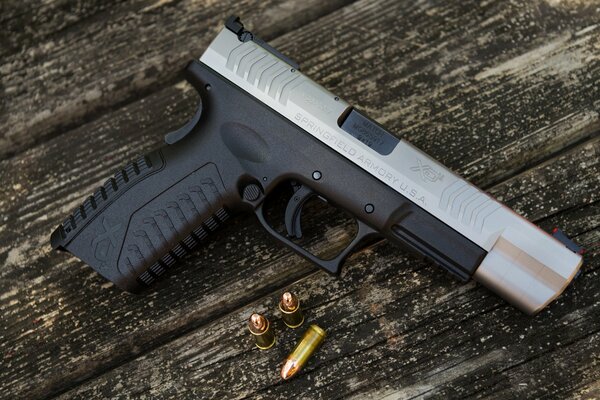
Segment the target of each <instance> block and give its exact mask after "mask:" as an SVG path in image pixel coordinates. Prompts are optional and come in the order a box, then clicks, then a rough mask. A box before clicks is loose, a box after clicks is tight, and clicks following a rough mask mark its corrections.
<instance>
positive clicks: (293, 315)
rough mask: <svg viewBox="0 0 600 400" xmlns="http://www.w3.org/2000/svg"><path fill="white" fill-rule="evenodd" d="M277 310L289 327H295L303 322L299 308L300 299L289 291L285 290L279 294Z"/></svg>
mask: <svg viewBox="0 0 600 400" xmlns="http://www.w3.org/2000/svg"><path fill="white" fill-rule="evenodd" d="M279 311H281V318H282V319H283V322H284V323H285V324H286V325H287V326H288V327H289V328H297V327H299V326H300V325H302V323H303V322H304V315H302V310H301V309H300V300H298V297H297V296H296V295H295V294H293V293H291V292H285V293H284V294H283V295H281V300H280V301H279Z"/></svg>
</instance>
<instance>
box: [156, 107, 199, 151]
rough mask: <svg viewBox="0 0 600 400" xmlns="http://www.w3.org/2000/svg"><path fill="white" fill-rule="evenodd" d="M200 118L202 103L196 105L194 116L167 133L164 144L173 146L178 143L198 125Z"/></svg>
mask: <svg viewBox="0 0 600 400" xmlns="http://www.w3.org/2000/svg"><path fill="white" fill-rule="evenodd" d="M201 116H202V102H200V104H198V109H197V110H196V113H195V114H194V116H193V117H192V118H191V119H190V120H189V121H188V122H187V123H186V124H185V125H184V126H182V127H181V128H179V129H177V130H176V131H172V132H169V133H167V134H166V135H165V143H166V144H174V143H177V142H179V141H180V140H181V139H183V138H184V137H186V136H187V135H188V134H189V133H190V132H191V131H192V130H194V128H195V127H196V125H197V124H198V122H199V121H200V117H201Z"/></svg>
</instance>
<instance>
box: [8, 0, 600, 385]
mask: <svg viewBox="0 0 600 400" xmlns="http://www.w3.org/2000/svg"><path fill="white" fill-rule="evenodd" d="M542 4H545V3H534V4H533V3H532V5H528V6H522V5H518V4H508V3H503V4H495V3H491V4H487V3H484V4H483V5H481V7H483V8H478V7H479V6H478V7H471V5H470V4H462V3H461V4H458V3H457V4H446V3H444V4H443V5H442V4H436V3H420V4H416V5H415V4H413V3H396V2H394V3H391V2H390V3H383V2H376V1H362V2H359V3H356V4H355V5H352V6H351V7H347V8H345V9H343V10H342V11H341V12H338V13H334V14H332V15H331V16H329V17H326V18H323V19H320V20H318V21H316V22H315V23H312V24H310V25H309V26H307V27H305V28H303V29H302V30H300V31H294V32H293V33H290V34H289V35H286V36H284V37H282V38H279V39H277V40H275V41H274V44H275V45H276V46H277V47H279V48H281V49H283V50H284V51H286V52H287V53H289V54H290V55H291V56H292V57H294V58H296V59H298V60H301V61H302V64H303V66H304V67H305V68H304V69H305V70H306V71H308V73H309V74H310V75H311V76H313V77H314V78H315V79H317V80H319V81H322V82H325V84H326V85H327V86H328V87H330V88H331V89H333V90H334V91H335V92H336V93H341V94H343V95H344V97H345V98H347V99H348V100H350V101H351V102H354V103H358V105H359V106H361V107H362V108H363V109H366V110H367V111H368V112H370V113H371V114H372V115H373V116H374V117H376V118H378V119H379V120H380V121H382V122H385V123H386V125H388V126H390V127H391V128H392V129H395V130H396V131H397V132H402V133H404V132H408V137H409V138H410V139H411V140H412V141H413V142H414V143H415V144H417V145H418V146H419V147H422V148H425V149H427V150H428V151H429V152H430V153H431V154H432V155H434V156H436V157H438V158H440V159H441V160H442V161H444V162H446V163H448V164H449V165H451V166H454V167H455V168H456V169H458V170H459V171H461V172H467V173H468V176H471V177H474V178H476V179H477V181H478V182H479V183H481V184H484V185H489V184H490V183H492V182H494V181H496V180H498V179H502V178H504V177H506V176H511V175H513V174H515V173H517V172H518V171H520V170H521V169H522V168H525V167H527V166H529V165H534V164H537V163H538V162H540V160H543V159H545V158H547V157H550V156H552V155H553V154H555V153H556V152H559V151H560V150H559V149H560V148H561V147H562V146H564V145H566V144H569V143H578V142H580V141H585V140H587V138H589V137H590V136H592V135H593V134H594V133H595V132H596V131H595V128H594V127H595V124H596V123H597V120H598V119H597V114H595V112H596V111H597V108H594V107H595V103H594V102H595V101H596V100H595V99H594V96H596V94H597V91H598V88H597V87H595V86H594V85H593V82H594V77H595V76H598V62H597V60H595V59H594V58H593V55H594V54H595V53H594V51H595V50H594V49H595V47H594V46H595V43H596V42H595V41H594V36H593V35H594V32H595V31H594V29H596V28H593V29H591V30H590V29H589V27H593V25H586V24H590V23H591V22H590V21H591V20H592V19H593V17H590V16H589V15H587V16H586V15H584V13H583V12H581V15H580V17H581V18H580V19H575V17H573V18H571V17H569V15H570V13H571V12H570V11H569V10H566V11H565V10H562V9H553V8H550V9H549V10H546V11H544V12H545V13H546V14H543V15H544V17H545V18H546V19H545V20H544V21H538V20H537V19H538V18H537V17H539V15H540V14H539V13H536V12H534V11H535V10H536V7H542V6H541V5H542ZM561 7H562V6H561ZM521 8H525V11H527V10H529V13H527V12H525V15H526V18H525V21H522V22H520V23H519V24H517V25H515V26H513V27H512V28H513V29H510V30H506V31H505V29H506V28H505V25H506V24H507V22H506V21H510V20H511V19H512V18H517V17H516V16H517V15H521V14H520V13H521V12H522V10H521ZM532 10H533V11H532ZM574 14H577V13H574ZM495 15H500V17H499V18H496V19H492V21H488V19H489V18H491V17H492V16H495ZM529 22H533V23H534V25H533V27H530V25H529ZM559 23H560V24H562V25H560V24H559ZM396 24H397V25H398V26H396ZM536 24H537V25H536ZM553 24H554V25H553ZM255 25H256V26H259V24H255ZM478 25H482V26H483V27H482V28H481V29H482V31H481V32H479V33H477V31H476V30H475V28H474V27H476V26H478ZM260 26H261V27H262V24H260ZM332 26H335V28H334V29H331V27H332ZM382 26H390V27H392V29H391V31H390V32H391V33H389V34H387V36H386V32H382V31H381V30H380V29H379V28H380V27H382ZM401 26H403V27H406V28H407V30H406V31H403V30H401V28H400V27H401ZM553 26H554V28H553ZM583 26H588V31H587V33H586V32H584V33H581V34H579V35H578V36H576V37H578V38H582V37H583V38H587V39H586V40H583V42H582V43H581V44H576V45H574V46H580V47H579V48H580V50H581V52H583V53H584V54H589V53H591V56H590V57H589V58H590V61H589V62H587V63H584V62H580V63H576V67H575V69H573V70H570V71H568V72H564V71H559V72H556V71H555V70H553V69H543V68H542V69H528V67H527V66H525V67H524V71H525V72H524V73H523V74H522V75H519V74H516V75H510V76H508V75H506V76H505V75H502V74H500V75H496V76H488V77H484V78H483V79H481V77H480V79H477V75H478V74H480V73H483V72H484V71H487V70H489V69H491V68H494V66H496V65H502V64H503V63H505V62H507V60H511V59H513V58H518V57H519V56H520V55H522V54H523V53H527V52H529V51H531V50H532V49H535V48H538V47H540V46H543V43H544V38H540V36H538V35H540V34H541V33H544V34H547V35H552V34H556V32H557V31H558V30H561V31H562V30H565V31H569V32H580V31H581V30H585V28H583ZM355 27H360V28H357V29H356V31H355V30H353V29H354V28H355ZM457 27H460V29H458V28H457ZM471 27H473V28H471ZM467 28H469V29H473V30H472V31H468V29H467ZM484 28H485V29H484ZM580 28H581V29H580ZM463 29H467V32H471V33H470V35H467V34H465V33H463ZM357 31H359V32H358V33H357ZM257 32H258V33H259V34H261V33H262V32H261V30H260V29H259V30H258V31H257ZM490 32H498V33H499V35H498V37H499V38H501V39H498V40H499V41H498V42H496V41H495V39H494V36H490ZM359 33H360V34H359ZM461 35H462V36H461ZM473 35H475V37H478V38H480V40H479V42H481V43H480V44H479V43H478V44H477V46H475V45H474V44H473ZM478 35H479V36H478ZM533 35H536V36H533ZM573 35H574V36H575V33H573ZM262 36H265V35H262ZM315 37H322V38H323V42H319V43H317V41H315V40H314V38H315ZM398 38H400V39H398ZM415 38H418V39H419V40H421V41H422V42H421V43H422V44H421V46H417V45H416V44H415V43H417V42H416V39H415ZM512 42H515V44H514V45H513V44H511V43H512ZM324 43H326V45H324ZM429 43H431V45H430V46H429ZM509 44H510V45H509ZM475 47H476V48H475ZM449 49H451V50H452V51H453V52H456V53H457V54H462V56H460V57H459V58H457V59H452V58H451V52H450V50H449ZM570 49H571V47H569V46H568V45H565V46H563V47H559V48H558V50H557V52H559V53H560V52H567V54H569V56H570V53H569V51H570ZM467 56H468V57H472V58H471V59H469V58H467ZM449 57H450V58H451V60H450V61H452V62H450V61H449V60H448V58H449ZM463 57H464V59H463ZM534 58H535V57H534ZM542 59H543V56H542ZM407 60H420V62H419V63H413V64H411V62H409V61H407ZM439 60H444V62H441V61H439ZM579 60H582V59H581V58H579ZM459 62H460V64H461V65H462V66H463V67H464V66H465V65H470V63H471V62H473V63H474V64H475V66H473V67H466V68H467V69H468V70H467V72H465V73H463V72H462V70H461V71H458V72H456V68H457V64H458V63H459ZM429 63H433V64H434V65H429ZM436 63H437V64H436ZM527 76H529V77H531V80H527V79H525V78H526V77H527ZM570 76H573V77H576V78H577V80H578V81H577V82H576V81H575V80H570V79H568V78H569V77H570ZM379 77H381V78H379ZM386 82H391V83H390V84H388V83H386ZM440 82H442V83H443V84H442V85H441V86H440V85H439V84H440ZM448 82H450V83H448ZM444 85H445V86H444ZM439 87H442V88H443V90H440V89H439ZM484 89H485V90H484ZM523 93H525V96H527V93H533V94H535V95H536V96H542V97H544V96H547V97H549V98H551V99H552V101H553V102H555V103H553V104H555V105H554V106H553V108H552V113H546V114H542V115H540V109H542V108H541V107H542V106H543V102H542V100H539V103H536V104H537V106H536V107H531V108H528V107H524V106H523V103H519V104H515V101H516V100H518V99H520V96H523ZM532 96H533V95H532ZM192 97H193V96H191V95H190V93H189V91H188V90H187V88H186V87H185V86H183V85H180V84H177V85H174V86H170V87H168V88H165V89H164V90H162V91H160V92H159V93H155V94H152V95H150V96H148V97H147V98H146V99H144V100H142V101H139V102H134V103H131V104H130V105H128V106H127V107H124V108H123V109H121V110H118V111H115V112H113V113H111V114H107V115H105V116H102V117H100V118H98V119H97V120H96V121H94V122H92V123H90V124H87V125H85V126H82V127H81V128H79V129H75V130H73V131H71V132H69V133H67V134H65V135H63V136H61V137H58V138H56V139H54V140H51V141H49V142H47V143H45V144H44V145H43V146H38V147H36V148H33V149H31V150H30V151H28V152H26V153H24V154H22V155H20V156H18V157H15V158H14V159H13V160H11V162H3V163H2V164H1V168H0V176H2V182H6V184H5V185H4V186H3V187H1V188H0V208H2V215H4V216H5V217H4V218H5V219H4V220H3V221H0V243H1V244H2V245H1V248H0V260H4V261H3V264H4V265H3V267H2V270H1V271H0V277H1V279H2V281H0V285H1V289H2V292H3V293H6V295H3V296H1V298H0V311H2V315H3V317H2V318H4V319H2V320H0V321H1V322H2V323H0V328H2V333H1V335H2V341H1V343H0V346H1V347H0V349H1V351H2V353H3V355H4V359H5V360H6V362H5V363H3V365H2V367H0V376H2V379H1V380H0V381H1V382H3V384H5V385H9V386H4V387H3V390H5V391H6V390H7V388H8V387H10V388H11V389H12V391H14V392H15V393H16V394H17V395H18V394H20V393H28V394H30V395H32V396H34V395H47V394H49V393H53V392H55V391H61V390H65V389H67V388H68V387H70V386H71V385H73V384H75V383H77V382H79V381H81V380H82V379H85V378H87V377H90V376H94V375H96V374H98V373H101V372H103V371H105V370H106V369H107V368H111V367H112V366H115V365H118V364H120V363H123V362H125V361H126V360H128V359H131V358H133V357H136V356H137V355H139V354H140V353H143V352H146V351H148V350H149V349H151V348H153V347H156V346H159V345H161V344H163V343H165V342H166V341H168V340H170V339H171V338H173V337H176V336H179V335H181V334H182V333H184V332H186V331H189V330H190V329H194V328H196V327H198V326H201V325H203V324H205V323H207V322H208V321H212V320H213V319H215V318H217V317H218V316H220V315H222V314H223V313H224V312H228V311H230V310H232V309H235V308H237V307H241V306H242V305H243V304H245V303H247V302H248V301H251V300H252V299H255V298H257V297H261V296H263V295H265V294H266V293H269V292H270V291H272V290H275V289H276V288H278V287H282V286H285V285H287V284H289V283H291V282H292V281H293V280H295V279H297V278H300V277H302V276H304V275H306V274H308V273H310V272H311V271H313V269H312V267H309V266H307V265H306V264H305V263H303V262H297V263H296V262H295V260H297V258H295V257H292V256H290V255H289V254H288V253H286V252H285V251H282V250H280V249H279V248H276V247H275V246H274V244H273V243H272V242H271V241H270V239H268V238H267V237H266V235H265V234H264V233H261V231H260V229H259V228H258V227H257V226H254V225H252V222H251V221H252V220H251V219H248V218H246V219H241V220H238V221H237V222H236V223H234V225H232V226H231V227H228V228H226V230H224V231H223V232H222V233H221V234H219V236H217V237H216V238H215V239H214V241H212V242H211V243H212V245H211V246H210V247H209V248H207V249H204V250H202V251H200V252H199V253H198V254H197V255H196V256H195V257H193V258H192V259H190V260H189V261H188V262H186V263H185V265H184V266H183V268H179V269H178V270H177V271H176V273H175V275H174V276H173V277H172V278H171V279H169V280H167V281H165V282H162V283H161V284H160V286H159V287H158V288H156V291H155V292H153V293H152V294H151V295H150V296H149V297H142V298H139V297H132V296H126V295H123V294H121V293H120V292H119V291H118V290H116V289H114V288H112V287H107V286H108V285H106V284H105V282H104V281H103V280H102V279H100V278H99V277H98V276H97V275H96V274H94V273H93V272H92V271H91V270H90V269H89V268H87V267H85V266H83V265H82V264H81V263H78V262H76V261H74V260H72V259H71V258H69V257H67V256H64V255H62V256H61V255H57V254H54V253H52V252H51V251H50V249H49V246H48V245H47V240H48V235H49V233H50V232H51V229H52V228H53V227H54V226H55V225H56V224H57V223H58V222H60V221H61V220H62V218H63V217H64V215H65V214H66V213H67V212H68V211H70V209H71V208H73V207H74V206H75V205H77V204H78V203H79V202H80V200H81V198H83V196H85V195H87V194H88V193H90V191H91V190H92V189H93V188H94V187H95V186H96V185H97V184H99V183H100V182H102V181H103V180H104V178H105V177H106V176H107V173H106V172H107V170H113V169H115V168H116V167H118V166H120V165H122V164H123V161H124V160H126V159H128V158H132V157H133V156H134V155H135V154H136V153H138V152H143V151H147V150H148V149H149V148H151V147H153V146H154V145H155V144H156V143H157V141H158V140H159V138H160V137H161V136H162V134H163V133H164V132H166V131H168V130H169V129H170V128H173V127H175V126H177V125H178V124H179V123H181V121H183V120H184V118H185V115H190V114H191V111H192V109H193V103H194V99H193V98H192ZM596 98H597V97H596ZM428 99H433V100H431V103H429V102H428ZM536 101H538V100H536ZM432 105H436V107H433V106H432ZM437 105H441V106H439V107H438V106H437ZM494 109H501V110H503V113H501V114H499V113H491V112H490V110H494ZM161 110H167V111H166V112H165V113H164V114H162V111H161ZM390 110H392V112H390ZM424 110H427V112H424ZM482 110H483V111H482ZM523 121H526V122H523ZM497 124H499V126H500V128H495V129H496V131H495V133H494V134H493V135H490V139H487V132H486V129H487V127H489V126H496V125H497ZM504 125H507V126H510V127H511V128H510V129H507V131H508V133H509V137H508V138H507V137H504V136H503V135H502V134H501V130H502V129H501V128H502V127H503V126H504ZM557 126H559V127H564V129H562V128H557ZM401 129H403V130H404V131H401ZM447 130H448V131H449V132H446V131H447ZM532 132H533V133H532ZM482 140H485V142H482ZM449 143H451V145H448V144H449ZM536 143H546V144H548V143H549V145H548V146H544V147H542V148H539V147H540V146H539V145H538V144H536ZM550 144H551V145H550ZM536 147H538V148H536ZM488 154H490V155H491V157H492V159H493V160H496V163H495V164H494V163H488V160H487V159H486V155H488ZM72 155H76V157H72ZM509 155H510V158H508V156H509ZM513 159H516V160H518V162H514V161H513ZM479 163H480V164H482V165H485V168H483V167H482V168H481V170H480V169H479V168H480V167H479ZM490 166H494V167H493V168H491V167H490ZM498 170H502V174H501V175H498V172H497V171H498ZM552 179H555V178H552ZM561 179H562V178H561ZM512 190H513V191H515V190H517V189H512ZM556 192H558V189H557V190H556ZM506 199H508V197H506V198H505V200H506ZM544 201H545V200H544ZM561 201H562V199H561ZM519 204H520V203H515V205H517V206H519ZM543 204H547V203H543ZM561 204H562V203H561V202H558V201H557V202H556V203H555V206H556V207H558V208H557V210H558V209H562V208H561V207H564V205H561ZM569 204H571V205H573V204H578V203H577V202H576V200H573V199H571V203H569ZM554 212H556V211H554ZM544 215H547V214H544ZM575 232H576V231H575ZM570 233H572V232H570ZM15 238H16V239H15ZM15 243H19V244H18V245H15ZM326 245H328V246H333V245H334V243H329V244H326ZM384 248H386V247H385V246H384ZM389 252H390V254H392V253H393V256H394V257H397V256H398V254H399V253H398V251H396V250H389ZM382 256H383V255H382ZM390 257H392V256H391V255H390ZM384 259H385V258H384ZM405 260H412V261H410V262H409V264H412V263H414V259H412V258H406V259H405ZM191 265H202V268H204V270H203V273H202V274H206V277H205V276H204V275H202V274H201V273H199V272H198V271H195V270H194V268H190V266H191ZM288 265H293V266H294V267H293V269H292V270H291V271H290V272H289V274H290V275H289V276H282V272H281V271H282V270H285V271H286V274H287V273H288V270H287V269H286V267H287V266H288ZM396 265H397V264H396ZM185 267H187V268H185ZM421 267H422V266H419V267H414V268H416V269H420V268H421ZM414 271H415V270H414V269H413V270H412V272H414ZM402 276H406V275H402ZM411 276H412V275H411ZM356 279H359V278H356ZM360 279H363V278H362V277H361V278H360ZM350 280H352V277H350ZM436 284H439V285H442V286H444V285H446V286H445V287H446V288H448V287H457V286H456V285H454V284H452V283H447V282H446V280H444V279H440V281H439V282H437V281H436ZM82 285H86V287H85V289H82V288H81V286H82ZM228 285H233V286H231V287H229V286H228ZM245 285H249V286H248V288H247V287H245ZM432 285H433V284H432ZM453 285H454V286H453ZM182 293H185V294H186V295H185V296H183V297H182ZM326 294H327V295H329V296H332V295H333V294H332V293H331V292H327V293H324V294H323V295H326ZM311 296H312V295H311ZM323 301H324V302H326V301H327V300H323ZM490 301H491V300H490ZM494 304H496V303H494ZM5 311H6V312H5ZM425 322H426V321H423V323H425ZM31 349H35V350H31ZM32 352H35V353H33V354H35V356H33V355H32ZM367 357H368V355H367ZM269 365H270V364H269Z"/></svg>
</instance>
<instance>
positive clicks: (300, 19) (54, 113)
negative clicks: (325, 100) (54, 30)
mask: <svg viewBox="0 0 600 400" xmlns="http://www.w3.org/2000/svg"><path fill="white" fill-rule="evenodd" d="M350 1H351V0H334V1H328V2H323V1H317V0H310V1H302V2H296V1H289V0H288V1H277V0H272V1H256V0H244V1H235V2H234V1H229V2H217V3H215V2H204V1H201V2H198V1H192V0H185V1H172V0H168V1H164V0H136V1H135V2H133V3H131V2H129V3H124V4H114V5H112V6H110V4H107V6H106V7H105V8H106V9H107V10H106V12H105V13H104V14H103V15H102V18H95V19H94V18H92V19H89V20H87V21H86V23H85V24H78V25H77V24H76V25H73V26H72V27H71V28H70V29H66V30H63V31H61V32H59V33H58V34H56V35H54V36H50V37H48V38H47V39H46V40H41V41H39V42H37V41H36V42H35V43H33V44H32V46H31V47H29V48H28V49H27V50H24V51H21V52H18V53H14V54H11V55H7V56H3V58H2V60H1V61H0V79H1V80H0V98H2V103H3V104H2V113H1V114H0V159H3V158H6V157H7V156H11V155H13V154H15V153H17V152H19V151H22V150H24V149H26V148H28V147H29V146H31V145H32V144H35V143H39V142H41V141H43V140H45V139H46V138H48V137H52V136H56V135H58V134H60V133H61V132H62V131H64V129H65V128H66V127H74V126H77V125H78V124H80V123H82V122H84V121H89V120H91V119H93V118H96V117H97V116H98V115H100V114H102V113H103V112H106V111H107V110H110V109H113V108H115V107H119V106H120V105H122V104H125V103H128V102H130V101H133V100H134V99H137V98H139V97H140V96H142V95H147V94H148V93H152V92H153V91H156V90H157V89H160V88H163V87H165V86H166V85H168V84H170V83H172V82H174V81H175V80H176V79H177V77H178V75H179V73H180V71H181V69H182V68H183V67H184V66H185V65H186V63H187V62H189V61H190V60H192V59H194V58H197V57H199V55H200V54H201V52H202V51H203V50H204V48H205V47H206V46H207V45H208V44H209V43H210V40H212V38H213V37H214V35H215V33H216V32H217V31H218V30H219V29H221V27H222V23H223V21H224V20H225V18H226V17H228V16H229V15H230V14H231V13H239V14H241V15H243V16H244V17H245V21H246V22H247V23H248V24H250V25H255V26H260V31H261V33H262V35H263V36H264V38H265V39H272V38H274V37H276V36H278V35H280V34H282V33H284V32H288V31H290V30H292V29H295V28H298V27H300V26H302V25H303V24H304V23H306V22H308V21H311V20H312V19H314V18H317V17H318V16H321V15H323V14H327V13H329V12H331V11H333V10H336V9H337V8H339V7H340V6H342V5H344V4H347V3H348V2H350ZM97 3H102V2H97ZM63 8H65V9H64V10H63ZM28 9H29V7H26V8H25V10H23V12H24V13H25V14H26V15H29V14H28V12H27V10H28ZM51 11H57V12H56V20H57V21H58V23H61V21H62V22H64V23H66V22H65V21H67V20H69V17H68V16H69V15H70V7H61V5H60V4H56V3H51V6H50V7H40V11H39V12H40V13H43V14H44V15H46V14H47V13H50V14H52V13H51ZM90 12H91V11H90ZM84 14H85V13H84ZM15 18H17V21H18V22H17V24H20V21H21V20H20V19H19V18H25V19H27V18H28V17H26V16H16V17H15ZM31 18H32V23H33V21H34V20H35V19H36V18H38V17H36V16H35V13H34V15H32V16H31ZM6 29H8V32H7V34H8V35H10V34H11V26H7V28H6ZM36 39H41V38H37V37H36Z"/></svg>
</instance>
